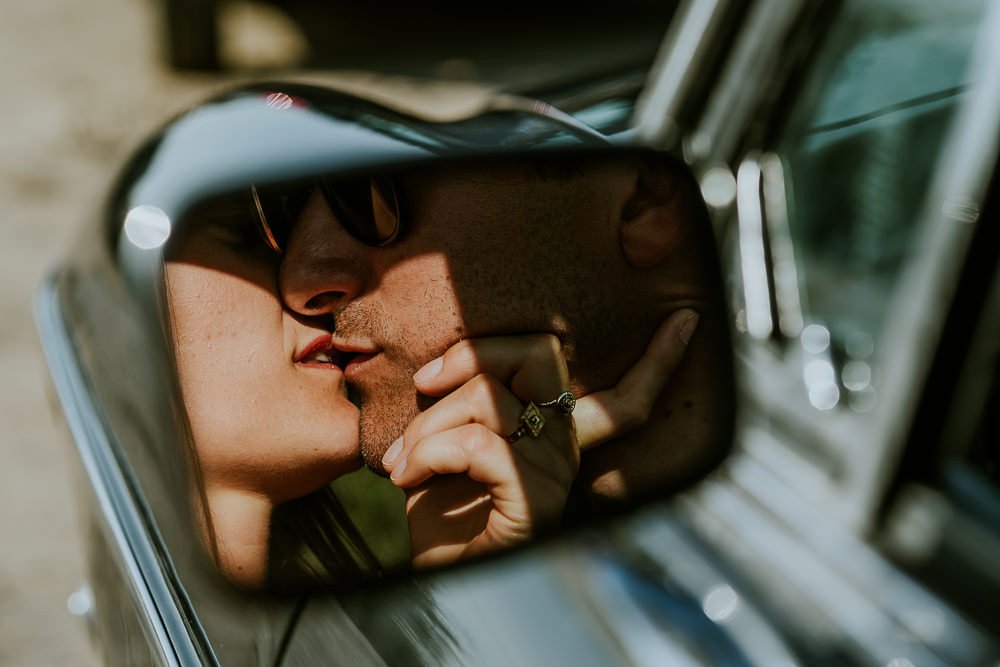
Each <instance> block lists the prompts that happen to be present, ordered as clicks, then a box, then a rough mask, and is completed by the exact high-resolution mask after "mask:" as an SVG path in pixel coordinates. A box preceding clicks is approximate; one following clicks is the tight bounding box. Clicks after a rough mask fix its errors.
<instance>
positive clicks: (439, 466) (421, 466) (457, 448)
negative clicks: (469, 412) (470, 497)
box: [391, 424, 517, 489]
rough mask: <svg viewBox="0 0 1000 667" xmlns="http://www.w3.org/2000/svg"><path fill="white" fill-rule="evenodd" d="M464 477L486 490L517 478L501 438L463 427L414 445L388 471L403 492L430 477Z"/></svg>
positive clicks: (476, 427)
mask: <svg viewBox="0 0 1000 667" xmlns="http://www.w3.org/2000/svg"><path fill="white" fill-rule="evenodd" d="M451 474H465V475H467V476H468V477H469V478H470V479H473V480H475V481H477V482H479V483H480V484H484V485H486V486H488V487H494V486H499V485H501V484H503V483H504V482H507V481H509V480H516V479H517V470H516V466H515V463H514V453H513V452H512V451H511V449H510V448H509V447H508V446H507V443H506V442H504V440H503V438H501V437H500V436H498V435H497V434H496V433H494V432H493V431H491V430H489V429H488V428H486V427H485V426H483V425H482V424H465V425H464V426H460V427H458V428H454V429H451V430H448V431H444V432H442V433H435V434H433V435H430V436H428V437H426V438H422V439H421V440H420V441H418V442H417V443H415V444H414V445H413V447H411V448H410V451H408V452H407V453H406V455H405V456H404V457H401V458H400V459H399V461H398V462H397V463H396V465H395V466H394V469H393V471H392V475H391V478H392V481H393V483H394V484H395V485H396V486H398V487H400V488H403V489H406V488H410V487H413V486H417V485H418V484H421V483H423V482H425V481H427V479H428V478H430V477H431V476H433V475H451Z"/></svg>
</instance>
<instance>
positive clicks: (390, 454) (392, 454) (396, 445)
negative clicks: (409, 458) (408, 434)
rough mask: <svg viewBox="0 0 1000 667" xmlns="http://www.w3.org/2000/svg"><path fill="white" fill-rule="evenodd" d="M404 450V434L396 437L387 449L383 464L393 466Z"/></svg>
mask: <svg viewBox="0 0 1000 667" xmlns="http://www.w3.org/2000/svg"><path fill="white" fill-rule="evenodd" d="M401 451H403V436H400V437H398V438H396V440H395V441H394V442H393V443H392V445H391V446H390V447H389V449H388V451H386V453H385V455H384V456H383V457H382V465H384V466H391V465H392V462H393V461H395V460H396V457H397V456H399V453H400V452H401Z"/></svg>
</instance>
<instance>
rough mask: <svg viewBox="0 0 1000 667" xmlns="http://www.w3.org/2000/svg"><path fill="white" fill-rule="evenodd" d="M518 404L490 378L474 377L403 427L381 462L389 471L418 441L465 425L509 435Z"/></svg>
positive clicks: (513, 427)
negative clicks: (477, 426)
mask: <svg viewBox="0 0 1000 667" xmlns="http://www.w3.org/2000/svg"><path fill="white" fill-rule="evenodd" d="M521 409H522V408H521V403H520V401H518V400H517V399H516V398H515V397H514V396H513V395H512V394H511V393H510V392H509V391H507V389H506V388H505V387H504V386H503V385H502V384H500V382H499V381H498V380H497V379H496V378H494V377H492V376H490V375H476V376H475V377H473V378H472V379H471V380H469V381H468V382H466V383H465V384H463V385H462V386H461V387H459V388H458V389H456V390H455V391H453V392H452V393H450V394H448V395H447V396H445V397H444V398H443V399H441V400H440V401H438V402H437V403H436V404H435V405H434V406H433V407H431V408H430V409H429V410H426V411H424V412H422V413H421V414H419V415H418V416H417V417H416V418H415V419H414V420H413V421H412V422H410V425H409V426H407V427H406V431H405V432H404V434H403V437H402V438H401V439H400V440H399V441H397V442H398V443H399V446H398V447H396V445H395V444H394V445H393V447H390V448H389V450H388V451H387V452H386V456H385V457H384V458H383V459H382V463H383V465H384V466H385V469H386V470H387V471H388V472H390V473H391V472H392V471H393V468H394V467H395V465H396V461H398V460H399V459H400V458H401V457H403V456H406V455H407V454H408V453H409V451H410V449H411V448H412V447H413V446H414V445H416V443H418V442H420V441H421V440H422V439H424V438H426V437H428V436H430V435H432V434H434V433H443V432H445V431H449V430H451V429H454V428H458V427H460V426H463V425H465V424H480V425H482V426H484V427H486V428H487V429H489V430H490V431H493V432H494V433H498V434H500V433H502V434H506V433H510V432H511V431H513V430H514V429H515V428H516V427H517V424H518V416H519V415H520V414H521Z"/></svg>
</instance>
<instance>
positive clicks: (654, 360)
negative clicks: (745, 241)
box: [573, 308, 698, 450]
mask: <svg viewBox="0 0 1000 667" xmlns="http://www.w3.org/2000/svg"><path fill="white" fill-rule="evenodd" d="M697 326H698V314H697V313H696V312H694V311H693V310H689V309H686V308H685V309H683V310H679V311H677V312H676V313H674V314H673V315H671V316H670V317H669V318H667V320H666V321H665V322H663V324H661V325H660V326H659V328H658V329H657V330H656V332H655V333H654V334H653V338H652V339H651V340H650V342H649V345H648V346H647V347H646V351H645V352H644V353H643V355H642V356H641V357H640V358H639V360H638V361H637V362H636V363H635V364H634V365H633V366H632V368H630V369H629V370H628V372H627V373H625V375H624V376H623V377H622V379H621V380H620V381H619V382H618V384H617V385H615V386H614V387H612V388H611V389H607V390H605V391H599V392H596V393H594V394H590V395H589V396H584V397H583V398H581V399H579V400H578V401H577V404H576V410H575V411H574V412H573V417H574V419H575V420H576V434H577V438H578V440H579V443H580V449H581V450H587V449H590V448H591V447H596V446H597V445H600V444H601V443H604V442H606V441H608V440H611V439H612V438H616V437H618V436H620V435H622V434H624V433H626V432H628V431H630V430H632V429H634V428H637V427H639V426H641V425H642V424H644V423H645V422H646V420H648V419H649V415H650V413H651V412H652V409H653V406H654V405H655V404H656V399H657V398H658V397H659V396H660V394H661V393H663V390H664V388H665V387H666V386H667V384H668V383H669V381H670V377H671V376H672V375H673V373H674V371H675V370H676V369H677V366H679V365H680V363H681V360H682V359H683V358H684V353H685V352H686V351H687V344H688V342H689V341H690V340H691V336H692V335H694V330H695V328H696V327H697Z"/></svg>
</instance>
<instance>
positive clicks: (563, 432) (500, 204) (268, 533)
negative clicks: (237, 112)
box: [165, 152, 732, 586]
mask: <svg viewBox="0 0 1000 667" xmlns="http://www.w3.org/2000/svg"><path fill="white" fill-rule="evenodd" d="M166 259H167V261H166V266H165V295H166V303H167V308H168V312H169V321H170V326H171V337H172V342H173V348H174V354H175V358H176V364H177V371H178V380H179V385H180V393H181V397H182V401H183V407H184V411H185V413H186V416H187V421H188V424H189V427H190V441H191V442H190V444H191V447H190V459H191V461H192V469H193V471H194V479H196V480H197V483H196V484H194V487H195V489H194V492H193V493H194V495H195V496H196V498H197V499H199V506H200V507H201V509H202V514H203V515H204V518H203V519H201V520H200V522H199V523H200V526H201V530H202V533H203V535H204V536H205V540H204V541H205V543H206V545H207V546H208V548H209V549H210V551H211V552H212V553H213V554H214V555H215V558H216V561H217V563H218V564H219V565H220V567H221V569H222V570H223V572H224V573H225V574H226V575H227V577H229V578H230V579H231V580H233V581H235V582H237V583H239V584H244V585H250V586H261V585H264V584H266V583H268V582H270V583H272V584H275V585H279V586H280V585H283V584H287V583H289V582H292V583H301V582H312V583H314V582H313V580H312V577H319V578H320V579H326V580H330V579H332V580H334V581H336V582H342V581H343V580H344V579H345V577H344V576H343V575H342V573H341V575H338V574H337V572H336V571H337V570H338V569H345V568H346V569H348V570H350V574H351V576H350V577H347V578H353V579H357V578H358V577H357V575H358V574H359V573H360V574H361V575H363V576H364V575H367V574H375V573H382V572H384V571H385V570H394V569H399V568H403V569H405V568H407V567H408V566H409V565H411V564H415V565H418V566H419V565H420V564H421V563H422V562H423V563H427V564H429V565H431V566H433V565H441V564H448V563H449V562H453V561H454V560H460V559H464V558H465V557H466V556H467V555H477V554H480V553H489V552H491V551H493V550H496V549H500V548H506V547H509V546H515V545H517V544H520V543H524V542H528V541H530V540H531V539H534V538H535V537H538V536H541V535H545V534H549V533H551V532H552V531H553V530H555V529H557V528H559V527H560V526H563V525H566V524H567V523H572V522H584V523H585V522H587V521H588V520H590V519H592V518H594V517H597V516H600V515H602V514H604V513H605V512H607V510H608V509H609V508H612V507H617V506H628V505H631V504H634V503H635V502H637V501H639V500H641V499H645V498H648V497H650V496H654V495H660V494H662V493H663V492H665V491H668V490H675V489H678V488H682V487H683V486H685V485H687V484H689V483H691V482H692V481H693V480H695V479H697V478H698V477H700V476H702V475H703V474H705V472H706V471H707V470H709V469H710V468H711V467H712V466H714V465H715V464H716V463H717V462H718V461H719V460H720V459H721V458H722V456H724V454H725V452H726V451H727V449H728V445H729V433H730V428H731V417H732V415H731V412H732V408H731V402H730V401H731V391H732V388H731V378H730V372H731V368H730V362H729V348H728V338H727V335H726V328H725V327H726V325H725V322H726V319H725V317H724V308H723V306H722V299H721V289H720V285H719V271H718V265H717V258H716V255H715V248H714V242H713V240H712V235H711V232H710V230H709V229H708V222H707V218H706V216H705V214H704V211H703V210H702V209H701V204H700V201H699V199H698V197H697V194H696V190H695V188H694V184H693V181H692V179H691V178H690V176H689V175H688V174H687V173H686V172H685V171H684V169H682V168H681V167H679V166H678V165H676V164H675V163H673V162H671V161H668V160H666V159H664V158H662V157H658V156H651V155H648V154H641V153H632V152H622V153H616V154H610V155H607V154H606V155H562V156H551V157H545V158H531V159H521V158H509V159H502V160H475V161H470V160H466V161H458V162H450V163H442V164H439V165H433V166H429V167H421V168H414V169H407V170H400V171H397V172H395V173H392V174H384V173H382V174H362V175H360V176H355V177H353V178H351V179H343V178H340V179H334V178H325V177H323V178H315V179H305V180H303V181H299V182H296V183H283V184H255V185H254V187H253V188H250V187H249V186H248V187H247V188H246V189H241V190H240V191H239V192H238V193H237V194H235V195H233V196H227V197H220V198H218V199H216V200H213V201H211V202H207V203H206V204H205V205H203V206H199V207H197V208H196V209H195V210H193V211H192V213H191V214H189V215H188V216H187V219H186V221H185V223H184V225H183V226H182V228H181V232H180V233H179V234H177V235H176V237H175V238H174V239H172V241H171V246H170V247H169V250H168V253H167V255H166ZM690 312H693V313H696V314H697V318H695V319H694V320H693V322H694V324H691V325H690V326H688V327H686V329H687V330H686V331H685V336H686V340H685V341H684V344H682V345H675V344H674V343H673V342H670V341H668V342H667V343H662V342H661V343H658V345H659V346H660V347H659V348H656V349H653V344H651V341H653V343H656V341H657V340H658V339H657V336H658V335H659V336H661V338H662V336H663V334H662V331H663V330H666V329H669V330H670V332H671V335H673V336H675V337H677V336H679V335H680V332H681V329H682V325H683V324H685V322H689V321H690V320H691V318H690V317H689V316H687V315H686V314H687V313H690ZM677 313H682V314H685V318H686V319H685V318H680V319H684V322H680V321H679V319H678V318H676V317H675V318H674V319H678V322H675V323H672V324H671V323H670V322H669V320H670V318H671V317H672V316H674V315H676V314H677ZM665 323H667V324H665ZM668 325H669V326H668ZM695 325H696V327H697V328H696V329H691V327H693V326H695ZM670 327H673V328H672V329H671V328H670ZM657 332H660V333H659V334H658V333H657ZM480 341H486V342H480ZM496 341H499V342H496ZM669 345H674V346H675V347H676V348H677V352H676V355H675V356H676V357H677V358H676V359H675V360H674V362H673V363H672V364H671V365H669V367H668V366H661V367H657V366H653V367H648V363H649V362H646V361H644V360H646V359H648V358H649V355H650V350H651V349H653V351H654V352H657V351H658V350H659V352H657V353H660V354H661V356H663V355H665V354H666V353H663V352H662V350H663V349H666V347H665V346H669ZM456 350H457V351H456ZM654 356H655V355H654ZM442 358H443V359H445V362H444V370H445V373H444V375H448V374H449V373H450V374H451V377H450V378H449V379H447V381H445V379H441V378H438V379H437V380H436V381H438V382H439V383H440V384H438V385H434V384H433V382H432V383H431V384H429V385H428V384H426V383H424V384H421V383H420V382H417V381H415V378H414V376H415V374H417V373H418V371H421V369H423V368H425V367H426V366H428V365H431V366H433V365H434V363H433V362H435V360H437V359H442ZM644 363H646V364H647V365H646V366H643V364H644ZM636 368H639V369H640V370H642V369H646V375H645V377H647V379H646V380H645V381H644V382H643V383H641V384H639V385H637V384H636V383H635V382H633V383H632V385H628V384H627V378H628V377H630V376H629V373H630V372H633V371H635V369H636ZM657 369H660V370H659V371H657ZM663 369H667V370H663ZM648 377H654V379H652V380H650V379H648ZM449 383H450V384H449ZM626 389H629V390H630V391H631V392H632V393H627V392H626ZM564 390H568V391H571V392H572V393H573V394H574V395H575V396H576V397H578V398H581V399H584V397H587V396H593V397H599V399H598V398H595V399H594V400H591V401H589V402H588V401H586V400H584V401H583V403H581V405H583V406H584V408H585V409H584V410H583V411H581V412H578V413H575V414H574V417H573V418H570V417H566V416H563V415H562V414H560V413H558V411H557V408H555V407H547V406H543V412H542V414H543V415H544V417H545V418H546V419H547V420H548V421H547V424H548V425H547V426H545V429H547V430H546V432H545V433H546V434H545V435H544V436H542V438H543V440H545V439H546V438H547V440H545V442H546V445H545V447H541V448H540V447H535V448H534V449H532V448H530V447H527V446H525V443H526V442H529V439H528V438H527V437H526V438H524V439H516V440H514V441H511V442H507V441H508V440H509V439H510V436H511V434H512V432H513V431H515V430H516V429H517V428H518V427H519V421H518V420H519V419H520V417H521V412H522V409H523V407H524V406H525V405H526V404H527V403H528V402H529V401H532V402H535V403H544V402H545V401H547V400H549V399H554V398H556V396H557V395H558V394H559V393H560V392H561V391H564ZM533 392H534V393H533ZM348 394H350V396H351V397H352V399H353V403H352V402H351V401H349V400H348V398H347V396H348ZM549 394H551V396H550V395H549ZM622 397H625V398H624V399H623V398H622ZM355 404H356V405H357V406H358V407H355ZM636 406H638V407H639V408H641V409H636ZM358 408H360V411H359V409H358ZM574 418H575V420H576V421H575V422H574V421H573V419H574ZM581 420H583V421H582V422H581ZM598 427H600V429H603V430H600V429H599V428H598ZM598 432H600V437H597V436H594V437H593V438H591V436H590V435H589V434H591V433H598ZM581 438H582V440H581ZM590 440H593V441H590ZM481 442H485V443H486V444H480V443H481ZM397 443H399V446H398V447H397V448H396V449H397V450H399V449H400V448H402V449H401V451H402V452H403V453H404V456H403V459H404V460H407V461H409V463H410V464H411V468H410V469H411V471H412V470H414V469H416V467H417V466H418V465H424V464H426V465H427V466H429V467H427V471H429V472H428V474H427V475H426V477H425V478H423V479H420V480H417V481H416V482H414V481H413V480H403V481H402V482H401V481H400V480H399V479H397V477H399V476H400V475H401V474H402V473H400V472H399V468H398V462H397V465H393V464H392V463H393V461H391V459H392V455H391V454H392V448H393V446H394V445H396V444H397ZM428 443H430V444H428ZM443 443H447V444H443ZM470 443H474V444H470ZM448 447H453V448H454V449H452V450H449V449H447V448H448ZM476 448H478V449H476ZM546 448H547V449H546ZM581 449H582V450H584V451H583V453H582V454H581V453H580V451H581ZM470 451H474V454H475V455H472V454H469V452H470ZM476 452H478V453H476ZM497 452H499V454H498V453H497ZM547 452H548V453H547ZM551 452H555V454H552V453H551ZM475 456H479V459H476V458H475ZM435 457H437V458H435ZM490 457H493V458H490ZM466 459H468V460H466ZM362 462H364V463H365V464H367V468H368V469H369V470H370V471H372V472H374V473H376V474H375V475H373V474H372V472H369V471H366V470H361V471H358V472H355V471H356V470H357V469H358V468H359V467H360V466H361V464H362ZM458 462H463V463H461V464H460V463H458ZM463 465H464V466H465V467H464V468H463V467H462V466H463ZM453 468H454V469H453ZM538 470H542V471H543V472H544V474H541V475H539V473H538ZM483 471H485V472H483ZM567 471H568V472H567ZM390 473H392V476H391V477H389V474H390ZM411 474H415V473H412V472H411ZM386 477H389V479H388V480H387V479H385V478H386ZM494 478H503V479H502V480H501V481H500V482H498V481H497V479H494ZM553 480H555V483H553ZM498 484H501V485H502V486H498ZM446 486H447V488H448V490H447V491H444V490H442V489H444V488H445V487H446ZM508 491H511V493H512V495H511V496H510V497H511V498H514V497H516V498H517V500H516V502H520V503H521V504H520V505H519V506H518V508H517V511H512V512H511V514H518V512H520V514H518V517H519V518H520V519H523V520H524V525H520V524H518V525H517V526H516V527H517V530H514V529H511V530H510V532H511V533H512V534H511V535H504V536H503V539H499V540H494V541H488V540H486V541H485V542H484V541H483V540H479V541H476V540H478V538H479V537H481V535H483V534H486V533H489V532H490V530H491V529H492V528H495V527H496V526H495V525H494V524H493V523H491V522H494V520H495V519H496V514H497V512H498V510H497V509H496V507H497V506H498V505H501V504H502V502H501V501H502V500H503V499H504V498H506V496H503V494H505V493H507V492H508ZM500 496H503V498H501V497H500ZM515 504H516V503H515ZM293 508H294V509H293ZM553 508H554V509H553ZM435 514H436V515H438V516H432V515H435ZM504 518H505V519H509V518H510V517H507V516H505V517H504ZM514 523H515V524H516V522H514ZM522 529H523V530H522ZM311 535H321V536H322V537H321V538H319V539H312V537H310V536H311ZM331 536H332V537H331ZM470 536H473V537H470ZM337 541H339V542H340V543H341V544H342V545H345V546H343V547H342V548H337V549H333V550H327V552H326V553H325V554H324V553H322V552H323V550H322V549H317V548H314V545H315V544H317V543H323V544H329V543H331V542H337ZM310 544H312V545H313V546H310ZM475 544H479V545H482V544H487V546H483V547H482V548H476V547H473V548H468V547H470V545H475ZM289 545H293V546H289ZM455 545H464V546H465V547H466V548H464V549H458V552H457V553H458V555H457V556H455V555H454V553H453V551H449V549H451V548H452V547H455ZM276 554H280V556H276ZM317 554H319V555H317ZM421 554H424V555H426V554H431V556H430V557H429V558H425V557H424V556H422V555H421ZM435 554H445V555H443V556H440V558H438V557H436V556H434V555H435ZM448 554H452V555H448ZM421 558H424V560H421ZM323 561H326V563H325V564H324V563H323ZM304 563H308V565H304ZM317 563H319V564H318V565H317Z"/></svg>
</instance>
